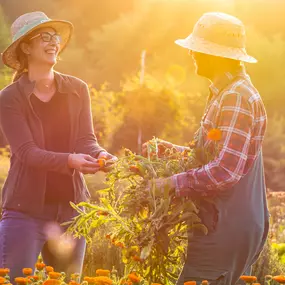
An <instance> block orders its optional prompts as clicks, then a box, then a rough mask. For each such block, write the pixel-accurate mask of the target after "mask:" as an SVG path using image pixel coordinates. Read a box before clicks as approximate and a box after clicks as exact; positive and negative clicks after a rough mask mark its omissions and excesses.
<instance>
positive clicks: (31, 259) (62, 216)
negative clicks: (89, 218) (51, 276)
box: [0, 205, 86, 283]
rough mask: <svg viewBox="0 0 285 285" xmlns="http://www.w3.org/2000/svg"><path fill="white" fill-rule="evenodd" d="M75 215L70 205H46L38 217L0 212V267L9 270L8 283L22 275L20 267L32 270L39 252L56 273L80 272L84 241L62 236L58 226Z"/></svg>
mask: <svg viewBox="0 0 285 285" xmlns="http://www.w3.org/2000/svg"><path fill="white" fill-rule="evenodd" d="M76 215H77V212H76V211H75V210H74V209H73V208H72V207H71V206H70V205H46V206H45V209H44V211H43V213H42V214H41V215H39V216H37V217H34V216H30V215H28V214H25V213H22V212H18V211H15V210H7V209H4V210H3V215H2V220H1V221H0V267H2V268H9V269H10V277H11V282H12V283H13V282H14V278H15V277H20V276H23V274H22V268H24V267H26V268H27V267H29V268H34V267H35V263H36V261H37V258H38V256H39V254H40V253H41V255H42V257H43V261H44V263H45V264H46V265H49V266H52V267H54V270H55V271H57V272H62V271H64V272H66V274H67V277H69V276H70V274H71V273H80V274H81V272H82V267H83V261H84V254H85V247H86V243H85V239H83V238H81V239H75V238H73V237H72V236H70V235H67V234H64V233H65V231H66V228H64V227H62V226H60V224H61V223H63V222H66V221H69V220H71V218H72V217H74V216H76Z"/></svg>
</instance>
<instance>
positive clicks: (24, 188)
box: [0, 12, 116, 281]
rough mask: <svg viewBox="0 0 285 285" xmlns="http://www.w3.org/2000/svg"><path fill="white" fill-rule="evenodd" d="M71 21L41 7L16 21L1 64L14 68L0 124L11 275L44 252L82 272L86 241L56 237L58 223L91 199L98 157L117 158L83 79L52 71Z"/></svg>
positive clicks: (3, 258)
mask: <svg viewBox="0 0 285 285" xmlns="http://www.w3.org/2000/svg"><path fill="white" fill-rule="evenodd" d="M72 30H73V26H72V24H71V23H70V22H67V21H62V20H51V19H49V18H48V17H47V16H46V15H45V14H44V13H42V12H32V13H28V14H24V15H22V16H20V17H19V18H18V19H16V21H15V22H14V23H13V24H12V27H11V31H12V38H13V43H12V44H11V45H10V46H9V47H8V48H7V49H6V50H5V51H4V53H3V55H2V59H3V62H4V64H6V65H7V66H8V67H10V68H12V69H14V70H16V74H15V76H14V80H13V83H12V84H11V85H9V86H8V87H6V88H5V89H4V90H2V91H1V96H0V114H1V115H0V116H1V127H2V130H3V132H4V135H5V136H6V138H7V140H8V143H9V144H10V147H11V166H10V170H9V173H8V177H7V179H6V181H5V184H4V187H3V190H2V191H3V192H2V201H3V204H2V208H3V213H2V220H1V222H0V267H5V268H10V272H11V278H12V279H11V280H12V281H13V280H14V277H16V276H21V275H22V273H21V270H22V268H24V267H31V268H33V267H34V265H35V262H36V260H37V258H38V256H39V254H40V252H41V253H42V257H43V260H44V262H45V263H46V264H48V265H50V266H53V267H54V269H55V270H56V271H65V272H66V273H67V274H68V275H69V274H70V273H73V272H78V273H81V270H82V264H83V258H84V253H85V241H84V239H73V238H70V237H69V239H63V238H61V239H58V238H59V236H61V234H62V233H63V232H64V231H65V230H66V228H59V225H60V224H61V223H63V222H66V221H69V220H70V219H72V218H73V217H74V216H75V215H76V214H77V213H76V212H75V211H74V210H73V208H71V206H70V204H69V202H70V201H72V202H74V203H78V202H82V201H86V200H87V199H88V198H89V192H88V190H87V188H86V185H85V182H84V178H83V175H82V173H83V174H93V173H96V172H97V171H98V170H100V166H99V164H98V160H97V159H98V158H102V157H104V158H105V159H106V160H110V161H112V160H114V159H116V158H115V157H114V156H112V155H111V154H109V153H107V152H106V151H105V150H104V149H103V148H102V147H100V146H99V145H98V143H97V140H96V137H95V135H94V130H93V125H92V116H91V108H90V98H89V93H88V87H87V85H86V83H84V82H83V81H81V80H80V79H78V78H75V77H72V76H68V75H63V74H60V73H58V72H55V71H54V69H53V68H54V65H55V64H56V62H57V58H58V55H59V53H61V52H62V51H63V49H64V48H65V47H66V46H67V44H68V42H69V39H70V37H71V34H72Z"/></svg>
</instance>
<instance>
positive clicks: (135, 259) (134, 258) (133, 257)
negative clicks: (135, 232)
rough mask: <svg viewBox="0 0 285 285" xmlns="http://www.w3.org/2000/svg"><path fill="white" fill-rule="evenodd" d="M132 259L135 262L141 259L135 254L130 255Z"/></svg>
mask: <svg viewBox="0 0 285 285" xmlns="http://www.w3.org/2000/svg"><path fill="white" fill-rule="evenodd" d="M132 259H133V260H134V261H137V262H141V261H142V259H141V258H140V257H139V256H137V255H134V256H132Z"/></svg>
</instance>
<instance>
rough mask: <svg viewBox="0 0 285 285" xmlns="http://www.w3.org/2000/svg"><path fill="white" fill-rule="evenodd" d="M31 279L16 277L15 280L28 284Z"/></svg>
mask: <svg viewBox="0 0 285 285" xmlns="http://www.w3.org/2000/svg"><path fill="white" fill-rule="evenodd" d="M29 281H30V280H29V279H28V278H25V277H16V278H15V282H16V283H18V284H27V283H28V282H29Z"/></svg>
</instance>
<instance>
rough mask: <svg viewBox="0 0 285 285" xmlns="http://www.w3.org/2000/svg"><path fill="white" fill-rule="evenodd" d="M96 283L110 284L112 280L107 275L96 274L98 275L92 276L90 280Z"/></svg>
mask: <svg viewBox="0 0 285 285" xmlns="http://www.w3.org/2000/svg"><path fill="white" fill-rule="evenodd" d="M91 283H94V284H96V285H112V284H113V281H112V279H110V278H109V277H107V276H98V277H93V278H92V282H91Z"/></svg>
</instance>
